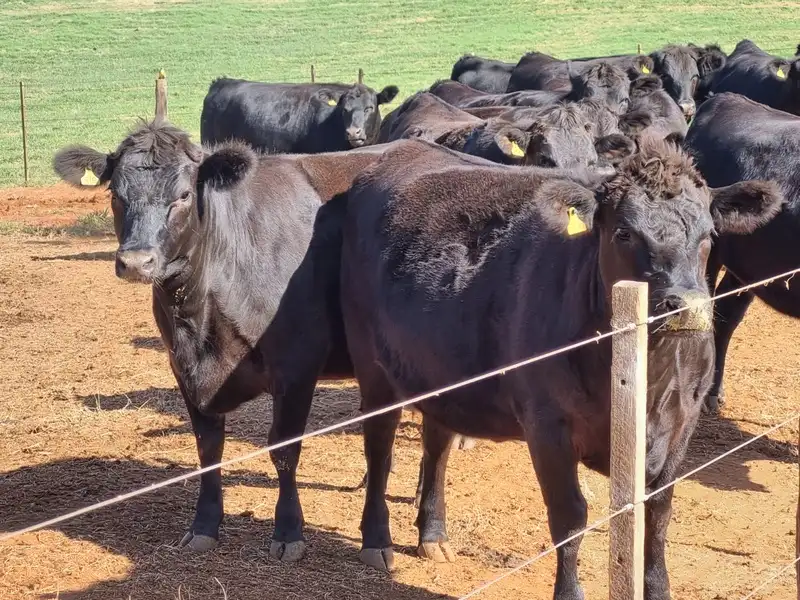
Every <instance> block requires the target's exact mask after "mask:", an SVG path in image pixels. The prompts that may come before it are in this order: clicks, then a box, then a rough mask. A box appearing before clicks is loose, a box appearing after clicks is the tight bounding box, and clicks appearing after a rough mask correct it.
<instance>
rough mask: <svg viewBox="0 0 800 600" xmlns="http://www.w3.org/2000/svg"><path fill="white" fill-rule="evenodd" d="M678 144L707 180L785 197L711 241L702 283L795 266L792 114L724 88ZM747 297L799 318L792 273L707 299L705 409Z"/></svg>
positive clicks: (714, 403)
mask: <svg viewBox="0 0 800 600" xmlns="http://www.w3.org/2000/svg"><path fill="white" fill-rule="evenodd" d="M685 146H686V148H687V149H688V150H689V151H690V152H691V153H692V154H693V155H694V157H695V159H696V161H697V165H698V167H699V168H700V170H701V171H702V172H703V175H704V177H705V178H706V179H707V180H708V182H709V183H710V184H712V185H727V184H730V183H734V182H736V181H740V180H749V179H772V180H774V181H776V182H777V183H778V185H779V186H780V188H781V190H782V191H783V193H784V195H785V197H786V199H787V200H788V204H787V205H786V206H785V207H783V210H782V211H781V212H779V213H778V214H777V216H776V217H775V218H774V219H772V220H771V221H770V222H769V223H768V224H767V225H766V226H765V227H762V228H760V229H758V230H756V231H755V232H753V233H751V234H750V235H736V234H737V233H738V234H741V233H743V232H735V231H734V232H733V234H732V235H720V236H719V238H718V239H717V240H716V241H715V243H714V249H713V250H712V252H711V260H710V261H709V268H708V278H709V283H710V285H714V284H715V283H716V281H717V276H718V274H719V272H720V269H721V267H722V266H724V267H725V275H724V276H723V278H722V281H720V283H719V285H718V286H717V290H716V291H717V293H723V292H726V291H729V290H732V289H735V288H737V287H741V286H742V285H745V284H748V283H752V282H754V281H759V280H761V279H766V278H768V277H770V276H772V275H777V274H779V273H784V272H786V271H790V270H792V269H795V268H797V267H798V266H800V245H798V243H797V240H798V239H800V176H798V175H799V174H800V118H799V117H796V116H794V115H791V114H788V113H786V112H783V111H779V110H776V109H773V108H769V107H767V106H764V105H763V104H759V103H757V102H754V101H753V100H749V99H747V98H745V97H744V96H741V95H739V94H732V93H729V92H726V93H722V94H719V95H715V96H713V97H712V98H710V99H709V100H707V101H706V102H705V104H703V105H702V106H700V109H699V110H698V111H697V116H696V117H695V120H694V122H693V123H692V126H691V127H690V128H689V133H688V135H687V137H686V144H685ZM755 297H758V298H760V299H761V300H763V301H764V302H766V303H767V304H769V305H770V306H771V307H772V308H774V309H775V310H778V311H780V312H782V313H783V314H786V315H789V316H792V317H795V318H800V287H798V285H797V283H796V280H790V281H788V282H777V283H774V284H772V285H768V286H759V287H757V288H754V289H752V290H749V291H747V292H743V293H741V294H737V295H733V296H730V297H727V298H723V299H721V300H718V301H717V302H716V303H715V307H714V331H715V334H714V337H715V343H716V348H717V358H716V373H715V375H714V385H713V386H712V388H711V391H710V392H709V397H708V401H707V406H708V409H709V410H711V411H716V410H717V408H718V404H719V403H720V402H722V401H723V399H724V391H723V375H724V372H725V355H726V353H727V350H728V343H729V342H730V339H731V336H732V335H733V332H734V331H735V330H736V327H737V326H738V325H739V323H741V321H742V318H744V314H745V312H746V311H747V307H748V306H750V303H751V302H752V301H753V298H755Z"/></svg>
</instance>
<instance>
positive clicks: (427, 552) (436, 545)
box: [417, 542, 456, 563]
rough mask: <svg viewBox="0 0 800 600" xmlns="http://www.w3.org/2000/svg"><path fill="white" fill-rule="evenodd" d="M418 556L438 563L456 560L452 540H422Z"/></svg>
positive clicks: (418, 547) (418, 548)
mask: <svg viewBox="0 0 800 600" xmlns="http://www.w3.org/2000/svg"><path fill="white" fill-rule="evenodd" d="M417 556H419V557H420V558H424V559H426V560H432V561H433V562H437V563H445V562H455V561H456V553H455V552H453V549H452V548H451V547H450V542H422V543H421V544H420V545H419V546H417Z"/></svg>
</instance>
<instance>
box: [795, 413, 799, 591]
mask: <svg viewBox="0 0 800 600" xmlns="http://www.w3.org/2000/svg"><path fill="white" fill-rule="evenodd" d="M798 428H800V422H798ZM797 444H798V445H797V447H798V448H800V429H798V439H797ZM796 519H797V523H796V524H795V526H794V539H795V559H797V558H798V557H800V479H798V488H797V517H796ZM794 571H795V576H796V578H797V600H800V562H797V563H795V566H794Z"/></svg>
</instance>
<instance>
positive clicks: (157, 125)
mask: <svg viewBox="0 0 800 600" xmlns="http://www.w3.org/2000/svg"><path fill="white" fill-rule="evenodd" d="M193 147H194V144H193V143H192V141H191V139H190V137H189V134H188V133H186V132H185V131H183V130H182V129H179V128H177V127H175V126H174V125H171V124H170V123H168V122H167V121H164V120H161V119H156V120H154V121H145V120H144V119H140V120H139V122H138V123H137V127H136V128H135V129H133V130H132V131H131V132H130V133H129V134H128V136H127V137H126V138H125V139H124V140H122V143H120V145H119V147H118V148H117V150H116V152H115V154H116V155H117V156H121V155H122V154H124V153H126V152H132V153H135V154H139V155H142V159H143V162H145V163H146V164H147V165H148V166H154V167H158V166H163V165H165V164H168V163H170V162H172V161H173V160H174V159H175V153H176V152H185V151H187V150H189V149H191V148H193Z"/></svg>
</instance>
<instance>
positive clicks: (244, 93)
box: [200, 79, 347, 153]
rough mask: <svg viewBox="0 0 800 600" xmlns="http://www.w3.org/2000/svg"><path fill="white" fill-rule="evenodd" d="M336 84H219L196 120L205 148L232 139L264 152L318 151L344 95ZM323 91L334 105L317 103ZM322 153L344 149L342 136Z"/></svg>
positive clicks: (235, 81) (211, 90) (229, 81)
mask: <svg viewBox="0 0 800 600" xmlns="http://www.w3.org/2000/svg"><path fill="white" fill-rule="evenodd" d="M346 89H347V88H346V86H343V85H337V84H325V85H319V84H317V85H314V84H299V85H293V84H280V83H277V84H273V83H260V82H255V81H245V80H240V79H219V80H216V81H214V82H213V83H212V84H211V86H210V87H209V91H208V94H207V95H206V98H205V100H204V101H203V110H202V113H201V117H200V137H201V141H202V143H204V144H216V143H221V142H224V141H226V140H230V139H237V140H241V141H244V142H246V143H248V144H250V145H251V146H253V147H254V148H256V149H258V150H261V151H263V152H269V153H280V152H318V151H321V150H322V149H323V148H321V147H319V146H320V142H321V141H323V140H321V139H320V138H323V137H324V136H325V132H324V130H323V129H322V128H323V127H324V124H325V122H326V120H327V119H329V118H332V117H333V116H334V114H335V110H336V106H335V102H336V101H338V98H339V97H340V96H341V95H342V94H344V92H345V91H346ZM322 91H324V92H326V93H327V95H329V96H331V98H332V99H333V101H334V102H333V104H334V105H333V106H330V105H328V104H327V103H326V102H323V101H321V99H320V97H319V96H318V94H319V93H320V92H322ZM324 145H325V146H327V147H325V148H324V149H325V150H329V151H335V150H344V149H346V144H345V143H344V137H343V136H342V140H341V141H340V142H339V143H337V140H331V139H325V140H324Z"/></svg>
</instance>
